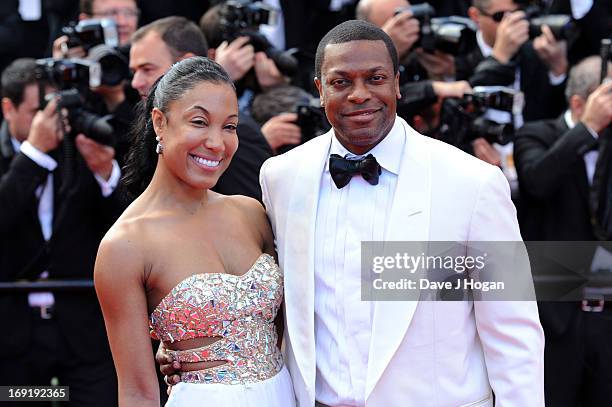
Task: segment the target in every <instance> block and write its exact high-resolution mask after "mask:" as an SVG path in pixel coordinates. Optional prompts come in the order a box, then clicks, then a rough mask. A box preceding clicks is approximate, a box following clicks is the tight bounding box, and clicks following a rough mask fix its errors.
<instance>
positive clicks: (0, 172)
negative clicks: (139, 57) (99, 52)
mask: <svg viewBox="0 0 612 407" xmlns="http://www.w3.org/2000/svg"><path fill="white" fill-rule="evenodd" d="M36 70H37V64H36V62H35V61H34V60H32V59H18V60H16V61H14V62H13V63H12V64H11V65H10V66H9V67H7V68H6V70H5V71H4V72H3V74H2V96H3V97H2V110H3V112H4V117H5V122H4V123H3V124H2V128H1V129H0V207H1V208H2V211H0V241H2V250H0V280H1V281H16V280H23V279H27V280H36V279H39V278H52V279H72V280H74V279H89V280H91V279H92V278H93V264H94V260H95V257H96V251H97V247H98V244H99V242H100V240H101V238H102V236H103V235H104V233H105V232H106V230H107V229H108V227H109V226H110V225H111V224H112V223H113V222H114V221H115V219H116V217H117V216H118V215H119V213H120V212H119V207H118V206H117V202H116V201H115V194H114V193H113V192H114V189H115V187H116V185H117V183H118V181H119V177H120V171H119V166H118V165H117V162H116V161H115V160H113V157H114V154H115V152H114V150H113V149H112V148H111V147H108V146H104V145H101V144H98V143H96V142H95V141H93V140H92V139H90V138H88V137H86V135H83V134H79V135H76V137H75V134H73V133H71V132H70V131H69V127H70V123H67V120H66V117H65V116H64V114H63V113H60V112H58V109H57V103H58V100H57V99H54V100H51V101H50V102H49V103H48V104H47V106H46V107H45V108H44V110H38V109H39V87H38V86H42V85H40V84H38V83H37V81H36V75H35V72H36ZM64 129H66V130H68V132H67V134H64ZM72 138H75V139H74V140H72ZM67 142H71V143H72V142H74V143H75V144H76V149H77V150H78V154H77V155H76V156H73V160H72V162H69V161H68V160H67V157H66V156H65V154H64V152H65V150H64V148H65V147H66V143H67ZM69 167H70V168H69ZM68 173H70V174H71V177H70V178H71V179H72V180H71V182H70V183H67V182H66V178H69V177H68V175H67V174H68ZM0 319H1V320H2V321H3V323H4V324H5V326H6V327H7V328H6V329H7V330H10V333H11V334H10V335H2V337H1V338H0V345H1V346H2V347H3V348H4V349H10V352H9V353H8V354H7V355H6V356H5V357H4V358H3V359H2V361H1V362H0V382H1V383H3V384H5V385H50V380H51V378H52V377H58V378H59V382H60V385H62V386H70V401H71V402H73V403H74V404H75V405H87V406H101V407H102V406H110V405H113V404H114V402H115V400H116V397H117V396H116V391H117V390H116V378H115V371H114V368H113V362H112V360H111V355H110V352H109V348H108V343H107V339H106V332H105V329H104V322H103V320H102V315H101V313H100V309H99V306H98V302H97V299H96V296H95V293H94V292H93V290H92V291H80V292H79V291H77V292H74V291H72V292H70V291H57V292H54V293H41V292H36V293H24V292H13V293H11V294H3V295H2V296H1V297H0ZM7 332H8V331H7Z"/></svg>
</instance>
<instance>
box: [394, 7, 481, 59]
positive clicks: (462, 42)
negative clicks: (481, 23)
mask: <svg viewBox="0 0 612 407" xmlns="http://www.w3.org/2000/svg"><path fill="white" fill-rule="evenodd" d="M406 11H411V12H412V17H413V18H416V19H417V20H419V25H420V29H419V30H420V31H419V40H418V41H417V42H416V43H415V45H414V46H415V47H422V48H423V50H425V51H426V52H429V53H433V52H434V51H435V50H439V51H442V52H444V53H447V54H451V55H455V56H457V55H465V54H467V53H469V52H470V51H472V50H473V49H475V47H476V46H477V42H476V32H477V31H478V27H477V26H476V24H475V23H474V22H473V21H472V20H470V19H469V18H466V17H460V16H450V17H434V16H435V14H436V10H435V9H434V8H433V7H432V6H431V5H430V4H429V3H421V4H415V5H413V6H409V7H401V8H398V9H396V10H395V15H397V14H400V13H403V12H406Z"/></svg>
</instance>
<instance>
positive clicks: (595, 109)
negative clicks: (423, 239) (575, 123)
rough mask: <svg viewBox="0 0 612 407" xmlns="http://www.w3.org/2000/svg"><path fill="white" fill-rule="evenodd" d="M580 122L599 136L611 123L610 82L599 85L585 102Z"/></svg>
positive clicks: (611, 100) (611, 90)
mask: <svg viewBox="0 0 612 407" xmlns="http://www.w3.org/2000/svg"><path fill="white" fill-rule="evenodd" d="M580 121H581V122H582V123H584V125H585V126H587V127H588V128H590V129H591V130H593V131H594V132H595V133H598V134H600V133H601V132H602V131H603V130H605V129H606V128H607V127H608V126H609V125H610V123H611V122H612V82H607V83H604V84H602V85H599V87H598V88H597V89H595V91H593V93H591V94H590V95H589V97H588V99H587V101H586V106H585V108H584V113H583V114H582V116H581V117H580Z"/></svg>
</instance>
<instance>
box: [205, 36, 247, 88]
mask: <svg viewBox="0 0 612 407" xmlns="http://www.w3.org/2000/svg"><path fill="white" fill-rule="evenodd" d="M248 42H249V37H238V38H236V39H235V40H234V41H232V42H231V43H229V44H228V43H227V41H223V42H222V43H221V45H219V46H218V47H217V49H216V50H215V61H216V62H217V63H219V65H221V66H222V67H223V68H224V69H225V70H226V71H227V73H228V74H229V76H230V78H232V80H233V81H238V80H240V79H242V77H243V76H244V75H245V74H246V73H247V72H248V71H249V70H250V69H251V68H253V65H254V64H255V50H254V48H253V46H252V45H250V44H249V43H248Z"/></svg>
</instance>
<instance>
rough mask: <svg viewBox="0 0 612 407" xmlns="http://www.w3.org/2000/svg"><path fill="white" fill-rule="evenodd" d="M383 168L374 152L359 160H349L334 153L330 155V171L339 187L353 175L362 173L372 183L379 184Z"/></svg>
mask: <svg viewBox="0 0 612 407" xmlns="http://www.w3.org/2000/svg"><path fill="white" fill-rule="evenodd" d="M381 171H382V170H381V168H380V165H379V164H378V161H376V158H374V156H373V155H372V154H368V155H367V156H366V157H364V158H360V159H358V160H349V159H346V158H342V157H340V156H339V155H338V154H332V155H331V156H330V157H329V172H330V174H331V177H332V179H333V180H334V184H336V186H337V187H338V189H340V188H343V187H344V186H346V185H347V184H348V183H349V181H350V180H351V178H352V177H353V175H357V174H361V176H362V177H363V179H365V180H366V181H368V182H369V183H370V184H371V185H376V184H378V176H379V175H380V174H381Z"/></svg>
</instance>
